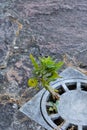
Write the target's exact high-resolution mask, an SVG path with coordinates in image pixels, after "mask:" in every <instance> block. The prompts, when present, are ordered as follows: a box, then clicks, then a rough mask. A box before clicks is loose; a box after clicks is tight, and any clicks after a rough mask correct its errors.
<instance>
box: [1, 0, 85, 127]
mask: <svg viewBox="0 0 87 130" xmlns="http://www.w3.org/2000/svg"><path fill="white" fill-rule="evenodd" d="M86 46H87V1H86V0H75V1H73V0H42V1H40V0H36V1H34V0H32V1H31V0H8V1H7V0H0V101H1V104H3V103H4V105H5V106H4V107H6V106H7V104H8V103H10V102H11V103H13V102H14V103H15V104H17V106H18V108H19V107H20V106H22V105H23V104H24V103H25V102H26V101H28V100H29V99H30V98H32V97H33V96H34V95H35V94H36V93H37V91H36V90H34V89H31V88H28V87H27V79H28V77H30V76H31V69H32V66H31V62H30V60H29V54H30V53H32V54H33V55H34V56H35V57H36V58H37V57H38V56H41V55H42V56H43V55H46V56H47V55H51V56H52V57H53V58H55V59H57V60H62V59H63V55H64V54H67V56H68V57H69V60H70V61H73V60H74V59H75V62H73V63H74V66H76V67H78V66H79V67H80V68H85V69H87V57H86V53H87V47H86ZM28 92H29V94H28ZM6 95H8V97H9V100H2V98H1V97H3V96H6ZM15 107H16V105H15ZM8 109H9V110H10V111H12V107H10V106H9V107H7V109H6V110H3V115H5V114H6V111H7V112H8ZM0 111H2V110H1V108H0ZM17 111H18V109H17V108H16V111H15V112H14V114H13V115H12V120H11V121H10V120H9V123H8V128H7V127H4V130H19V129H25V130H31V129H32V130H36V129H37V130H43V128H42V127H40V126H39V125H37V124H36V123H35V122H33V121H31V120H30V119H27V121H25V122H24V121H23V122H22V123H21V120H18V119H17V120H16V119H15V118H16V117H15V113H17ZM9 116H10V114H9V115H8V116H7V117H8V119H9V118H10V117H9ZM2 118H3V119H2V121H3V122H2V125H0V130H3V128H2V126H3V124H4V123H5V121H6V120H4V119H5V118H4V116H3V117H2ZM6 119H7V118H6ZM31 122H32V124H31ZM17 123H18V124H17ZM22 124H23V125H22ZM25 124H27V127H25V126H26V125H25ZM30 124H31V125H30ZM22 127H23V128H22ZM29 127H30V128H29Z"/></svg>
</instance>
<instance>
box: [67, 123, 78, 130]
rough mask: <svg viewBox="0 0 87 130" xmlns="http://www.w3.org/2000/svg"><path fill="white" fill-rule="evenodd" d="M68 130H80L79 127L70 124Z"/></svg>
mask: <svg viewBox="0 0 87 130" xmlns="http://www.w3.org/2000/svg"><path fill="white" fill-rule="evenodd" d="M66 130H78V126H76V125H73V124H70V125H69V126H68V128H67V129H66Z"/></svg>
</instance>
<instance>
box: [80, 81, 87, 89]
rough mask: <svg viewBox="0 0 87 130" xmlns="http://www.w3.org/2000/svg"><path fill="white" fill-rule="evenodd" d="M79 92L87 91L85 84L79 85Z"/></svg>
mask: <svg viewBox="0 0 87 130" xmlns="http://www.w3.org/2000/svg"><path fill="white" fill-rule="evenodd" d="M81 90H83V91H87V84H85V83H81Z"/></svg>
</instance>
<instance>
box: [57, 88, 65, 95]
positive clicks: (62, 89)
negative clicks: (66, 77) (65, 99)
mask: <svg viewBox="0 0 87 130" xmlns="http://www.w3.org/2000/svg"><path fill="white" fill-rule="evenodd" d="M58 93H59V94H60V95H62V94H63V93H65V90H64V88H63V87H62V86H60V87H59V88H58Z"/></svg>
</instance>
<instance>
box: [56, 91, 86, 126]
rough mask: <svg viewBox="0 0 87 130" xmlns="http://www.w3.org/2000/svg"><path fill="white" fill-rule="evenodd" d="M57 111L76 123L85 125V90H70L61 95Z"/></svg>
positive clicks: (64, 117)
mask: <svg viewBox="0 0 87 130" xmlns="http://www.w3.org/2000/svg"><path fill="white" fill-rule="evenodd" d="M58 112H59V114H60V115H61V116H62V117H63V119H65V120H67V121H68V122H71V123H72V124H76V125H87V92H83V91H77V90H72V91H70V92H66V93H64V94H63V95H62V96H61V99H60V102H59V105H58Z"/></svg>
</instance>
